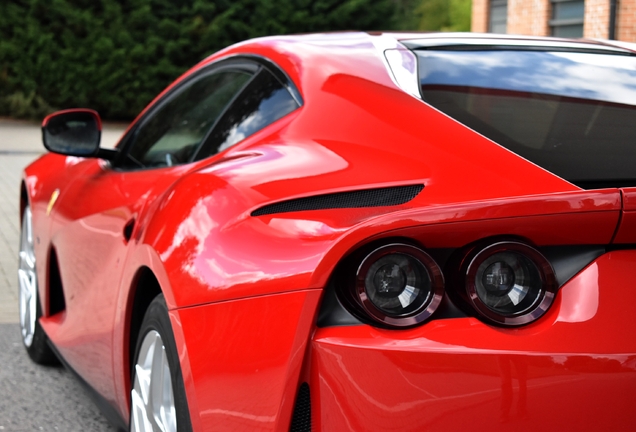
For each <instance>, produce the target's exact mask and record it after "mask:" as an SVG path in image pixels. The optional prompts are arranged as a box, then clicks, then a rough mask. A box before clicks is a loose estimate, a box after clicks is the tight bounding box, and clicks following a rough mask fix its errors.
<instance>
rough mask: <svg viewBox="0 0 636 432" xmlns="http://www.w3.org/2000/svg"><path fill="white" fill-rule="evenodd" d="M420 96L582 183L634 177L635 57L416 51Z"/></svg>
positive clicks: (590, 185) (630, 181)
mask: <svg viewBox="0 0 636 432" xmlns="http://www.w3.org/2000/svg"><path fill="white" fill-rule="evenodd" d="M416 53H417V55H418V57H419V59H418V60H419V61H418V63H419V75H420V84H421V90H422V97H423V99H424V100H425V101H426V102H428V103H430V104H431V105H433V106H434V107H436V108H438V109H439V110H441V111H443V112H444V113H446V114H448V115H450V116H451V117H453V118H455V119H456V120H458V121H460V122H462V123H464V124H465V125H466V126H468V127H470V128H472V129H474V130H475V131H477V132H479V133H481V134H483V135H485V136H487V137H488V138H490V139H492V140H493V141H495V142H497V143H499V144H501V145H502V146H504V147H506V148H508V149H509V150H511V151H513V152H515V153H517V154H518V155H520V156H522V157H524V158H526V159H528V160H530V161H532V162H534V163H535V164H537V165H539V166H541V167H542V168H544V169H546V170H548V171H550V172H552V173H554V174H556V175H558V176H560V177H562V178H564V179H566V180H568V181H570V182H572V183H574V184H576V185H577V186H579V187H582V188H585V189H595V188H604V187H617V186H619V187H622V186H632V185H636V166H635V165H634V163H633V161H634V159H635V158H636V146H634V141H635V140H636V128H634V126H633V125H634V124H635V123H636V57H635V56H629V55H616V54H604V53H603V54H600V53H592V52H561V51H555V52H550V51H512V50H511V51H500V50H483V51H481V50H480V51H442V50H431V51H416Z"/></svg>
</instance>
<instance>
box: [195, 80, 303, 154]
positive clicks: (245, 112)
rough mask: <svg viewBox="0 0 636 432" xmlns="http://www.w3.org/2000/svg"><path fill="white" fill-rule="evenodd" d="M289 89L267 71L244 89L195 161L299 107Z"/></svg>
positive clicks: (220, 149) (232, 143)
mask: <svg viewBox="0 0 636 432" xmlns="http://www.w3.org/2000/svg"><path fill="white" fill-rule="evenodd" d="M298 106H299V105H298V103H297V102H296V100H295V99H294V98H293V97H292V95H291V94H290V93H289V91H288V90H287V88H285V86H283V85H282V84H281V82H280V81H279V80H278V79H277V78H276V77H274V75H272V73H271V72H269V71H268V70H267V69H265V68H261V70H260V71H259V72H258V74H257V75H256V76H255V77H254V79H253V80H252V81H250V83H249V84H248V85H247V86H246V87H245V90H243V91H242V92H241V94H240V95H239V96H238V97H237V98H236V100H235V101H234V102H233V103H232V105H231V106H230V107H229V108H228V109H227V111H226V112H225V113H224V114H223V116H222V117H221V118H220V119H219V122H218V123H217V125H216V126H215V127H214V130H213V131H212V133H211V134H210V137H209V138H208V139H206V142H205V143H204V144H203V146H202V147H201V149H200V150H199V152H198V153H197V154H196V159H203V158H206V157H209V156H212V155H214V154H216V153H218V152H221V151H223V150H225V149H226V148H228V147H231V146H232V145H234V144H236V143H238V142H239V141H241V140H243V139H245V138H247V137H248V136H250V135H252V134H254V133H256V132H258V131H259V130H261V129H263V128H264V127H265V126H268V125H269V124H271V123H273V122H275V121H276V120H278V119H280V118H281V117H283V116H285V115H287V114H289V113H290V112H292V111H294V110H295V109H296V108H298Z"/></svg>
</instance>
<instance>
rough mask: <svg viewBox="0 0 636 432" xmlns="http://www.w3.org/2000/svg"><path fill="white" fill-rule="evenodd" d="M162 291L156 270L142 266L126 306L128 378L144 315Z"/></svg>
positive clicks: (125, 359)
mask: <svg viewBox="0 0 636 432" xmlns="http://www.w3.org/2000/svg"><path fill="white" fill-rule="evenodd" d="M162 293H163V291H162V289H161V285H160V284H159V281H158V279H157V277H156V276H155V274H154V272H153V271H152V270H151V269H150V268H149V267H147V266H142V267H140V268H139V269H138V270H137V272H136V274H135V277H134V278H133V284H132V287H131V288H130V292H129V298H128V307H127V308H126V309H127V313H126V316H127V319H126V329H125V332H124V333H125V334H126V335H128V338H127V341H125V342H124V347H125V349H124V362H125V363H124V365H125V372H126V375H127V377H128V379H129V378H130V376H131V373H132V364H133V356H134V355H135V347H136V346H137V339H138V337H139V330H140V329H141V324H142V322H143V319H144V315H145V314H146V311H147V310H148V306H150V303H152V301H153V300H154V299H155V297H157V296H158V295H159V294H162ZM127 384H128V385H127V387H129V386H130V381H128V382H127Z"/></svg>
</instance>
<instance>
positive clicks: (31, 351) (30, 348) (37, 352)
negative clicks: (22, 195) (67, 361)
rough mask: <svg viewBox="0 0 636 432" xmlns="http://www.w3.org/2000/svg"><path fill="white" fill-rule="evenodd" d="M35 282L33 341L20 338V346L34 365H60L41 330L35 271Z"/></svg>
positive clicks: (40, 312) (23, 224)
mask: <svg viewBox="0 0 636 432" xmlns="http://www.w3.org/2000/svg"><path fill="white" fill-rule="evenodd" d="M27 211H30V209H29V207H28V206H27V207H25V209H24V211H23V212H22V221H23V222H22V230H21V231H24V229H25V224H26V223H30V219H29V221H28V222H27V220H26V218H25V214H26V213H27ZM20 239H21V244H20V247H21V249H22V247H23V246H22V241H23V240H22V239H23V232H21V233H20ZM34 266H35V268H37V262H35V264H34ZM35 280H36V289H35V299H34V301H35V302H36V306H35V308H36V314H35V325H34V327H33V339H32V340H31V344H30V345H27V343H26V341H25V339H24V337H22V344H23V345H24V348H25V349H26V351H27V354H28V355H29V357H30V358H31V360H33V361H34V362H35V363H37V364H41V365H58V364H60V361H59V360H58V358H57V356H56V355H55V353H54V352H53V350H52V349H51V347H50V346H49V338H48V336H47V335H46V333H45V332H44V329H43V328H42V326H41V325H40V317H41V316H42V307H41V305H40V295H39V292H38V288H37V287H38V284H39V282H38V281H37V270H36V275H35ZM19 290H20V282H19V281H18V296H20V291H19ZM20 332H21V334H20V336H22V328H21V329H20Z"/></svg>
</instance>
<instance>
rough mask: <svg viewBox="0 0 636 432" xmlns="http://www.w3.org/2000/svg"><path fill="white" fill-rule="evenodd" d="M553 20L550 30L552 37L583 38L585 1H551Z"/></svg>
mask: <svg viewBox="0 0 636 432" xmlns="http://www.w3.org/2000/svg"><path fill="white" fill-rule="evenodd" d="M551 2H552V19H551V20H550V29H551V31H552V36H559V37H568V38H577V37H583V16H584V15H585V3H584V1H583V0H551Z"/></svg>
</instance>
